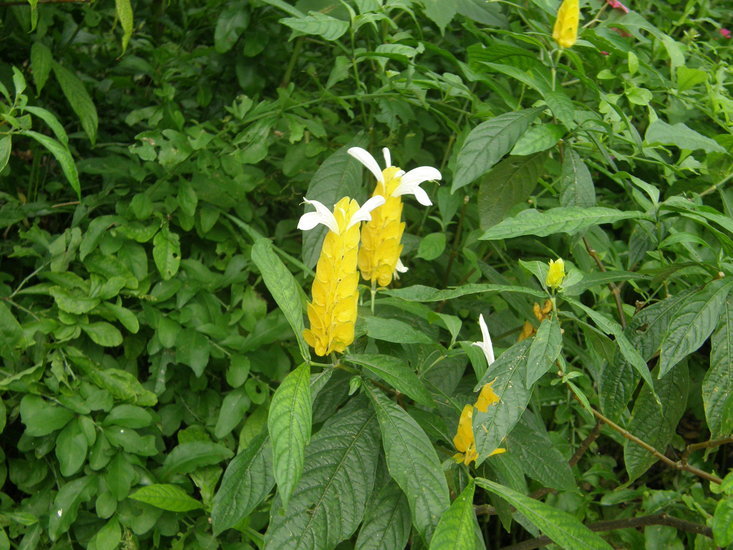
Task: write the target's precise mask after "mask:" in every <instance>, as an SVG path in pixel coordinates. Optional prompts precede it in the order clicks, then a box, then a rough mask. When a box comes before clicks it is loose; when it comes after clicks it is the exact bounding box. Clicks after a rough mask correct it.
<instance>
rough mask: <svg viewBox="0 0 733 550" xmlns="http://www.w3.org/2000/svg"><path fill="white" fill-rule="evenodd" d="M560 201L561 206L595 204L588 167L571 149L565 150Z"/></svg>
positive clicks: (594, 193)
mask: <svg viewBox="0 0 733 550" xmlns="http://www.w3.org/2000/svg"><path fill="white" fill-rule="evenodd" d="M560 188H561V189H562V194H561V195H560V203H561V204H562V205H563V206H582V207H589V206H594V205H595V204H596V190H595V187H593V178H592V177H591V175H590V171H589V170H588V167H587V166H586V165H585V163H584V162H583V159H582V158H580V155H579V154H578V153H576V152H575V151H574V150H573V149H570V148H568V149H566V150H565V157H564V158H563V161H562V173H561V175H560Z"/></svg>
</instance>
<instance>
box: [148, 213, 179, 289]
mask: <svg viewBox="0 0 733 550" xmlns="http://www.w3.org/2000/svg"><path fill="white" fill-rule="evenodd" d="M153 260H155V267H157V268H158V271H159V272H160V275H161V277H163V279H164V280H168V279H170V278H171V277H173V276H174V275H175V274H176V273H178V268H179V267H180V265H181V241H180V239H179V237H178V233H174V232H173V231H171V230H170V229H168V226H163V227H161V228H160V231H158V233H156V235H155V238H154V239H153Z"/></svg>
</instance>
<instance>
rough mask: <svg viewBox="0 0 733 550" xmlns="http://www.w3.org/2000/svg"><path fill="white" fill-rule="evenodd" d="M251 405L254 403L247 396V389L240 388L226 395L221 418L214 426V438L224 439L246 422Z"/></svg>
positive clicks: (220, 410) (220, 413)
mask: <svg viewBox="0 0 733 550" xmlns="http://www.w3.org/2000/svg"><path fill="white" fill-rule="evenodd" d="M251 404H252V401H251V400H250V398H249V397H248V396H247V392H246V390H245V388H239V389H237V390H234V391H231V392H229V393H228V394H226V396H224V399H223V400H222V402H221V408H220V409H219V416H218V417H217V419H216V426H214V437H216V438H217V439H224V438H225V437H226V436H228V435H229V434H230V433H231V432H232V430H233V429H234V428H236V427H237V426H238V425H239V423H240V422H242V420H244V418H245V414H246V412H247V410H248V409H249V407H250V405H251Z"/></svg>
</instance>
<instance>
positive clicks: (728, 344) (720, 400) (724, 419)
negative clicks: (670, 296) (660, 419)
mask: <svg viewBox="0 0 733 550" xmlns="http://www.w3.org/2000/svg"><path fill="white" fill-rule="evenodd" d="M711 343H712V345H711V351H710V368H709V369H708V371H707V372H706V373H705V378H704V379H703V381H702V402H703V405H705V418H706V419H707V422H708V428H709V429H710V439H718V438H719V437H724V436H726V435H728V434H730V433H733V414H731V413H730V412H729V411H733V298H731V296H730V295H728V297H727V299H726V301H725V304H724V305H723V311H722V315H721V317H720V321H719V322H718V330H717V331H716V332H715V334H713V338H712V340H711Z"/></svg>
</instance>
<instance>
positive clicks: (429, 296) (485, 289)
mask: <svg viewBox="0 0 733 550" xmlns="http://www.w3.org/2000/svg"><path fill="white" fill-rule="evenodd" d="M383 292H384V294H386V295H388V296H394V297H395V298H400V299H401V300H405V301H406V302H443V301H446V300H454V299H456V298H460V297H461V296H468V295H470V294H485V293H497V294H500V293H505V292H518V293H519V294H526V295H528V296H532V297H534V298H545V297H546V296H547V295H546V294H545V293H544V292H541V291H539V290H534V289H531V288H526V287H523V286H510V285H488V284H475V283H474V284H467V285H463V286H459V287H458V288H448V289H437V288H432V287H429V286H425V285H413V286H408V287H405V288H397V289H387V290H385V291H383Z"/></svg>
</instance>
